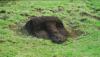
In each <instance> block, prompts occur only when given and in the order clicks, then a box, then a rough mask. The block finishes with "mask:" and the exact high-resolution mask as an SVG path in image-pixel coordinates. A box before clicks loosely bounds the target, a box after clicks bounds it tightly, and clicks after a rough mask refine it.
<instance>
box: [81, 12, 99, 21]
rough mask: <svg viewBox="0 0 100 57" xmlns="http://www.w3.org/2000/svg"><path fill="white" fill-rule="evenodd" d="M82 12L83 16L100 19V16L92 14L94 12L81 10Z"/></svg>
mask: <svg viewBox="0 0 100 57" xmlns="http://www.w3.org/2000/svg"><path fill="white" fill-rule="evenodd" d="M80 14H81V16H89V17H91V18H94V19H97V20H100V17H99V16H96V15H92V14H90V13H87V12H81V13H80Z"/></svg>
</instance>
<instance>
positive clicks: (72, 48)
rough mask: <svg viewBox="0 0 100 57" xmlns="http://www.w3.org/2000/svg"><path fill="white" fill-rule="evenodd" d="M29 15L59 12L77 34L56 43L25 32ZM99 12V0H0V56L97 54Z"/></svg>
mask: <svg viewBox="0 0 100 57" xmlns="http://www.w3.org/2000/svg"><path fill="white" fill-rule="evenodd" d="M29 16H58V17H59V18H60V19H61V20H62V21H63V23H64V25H65V27H66V29H68V30H69V31H70V30H71V29H73V30H76V32H77V34H78V36H77V37H68V41H66V42H65V43H63V44H55V43H52V42H51V41H50V40H45V39H38V38H36V37H32V36H30V35H27V34H26V33H23V32H22V31H23V29H21V28H22V27H23V26H24V25H25V23H26V22H27V20H28V17H29ZM93 16H95V17H93ZM99 16H100V1H99V0H57V1H56V0H55V1H54V0H35V1H32V0H24V1H23V0H22V1H21V0H18V1H17V0H16V1H11V0H10V1H7V0H6V1H3V3H2V1H0V57H100V17H99ZM97 17H98V18H97Z"/></svg>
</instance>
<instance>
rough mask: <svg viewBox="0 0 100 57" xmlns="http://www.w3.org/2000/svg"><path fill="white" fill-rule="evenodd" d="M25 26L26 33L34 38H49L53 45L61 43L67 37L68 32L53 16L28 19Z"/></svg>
mask: <svg viewBox="0 0 100 57" xmlns="http://www.w3.org/2000/svg"><path fill="white" fill-rule="evenodd" d="M29 19H30V20H29V21H28V22H27V23H26V24H25V26H24V28H25V29H26V31H27V32H28V33H29V34H30V35H33V36H36V37H38V38H39V37H44V38H49V39H51V40H52V41H53V42H55V43H63V42H65V41H66V39H67V37H68V31H67V30H66V29H65V28H64V25H63V23H62V21H61V20H60V19H59V18H58V17H55V16H41V17H36V16H33V17H30V18H29Z"/></svg>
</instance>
